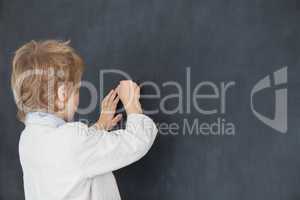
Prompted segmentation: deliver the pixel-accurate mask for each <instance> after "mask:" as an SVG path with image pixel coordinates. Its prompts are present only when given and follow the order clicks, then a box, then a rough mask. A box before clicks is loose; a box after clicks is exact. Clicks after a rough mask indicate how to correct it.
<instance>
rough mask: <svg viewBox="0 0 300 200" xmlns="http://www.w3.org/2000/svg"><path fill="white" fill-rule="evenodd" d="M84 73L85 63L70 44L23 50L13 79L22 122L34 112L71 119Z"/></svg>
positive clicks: (14, 65)
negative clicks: (53, 114)
mask: <svg viewBox="0 0 300 200" xmlns="http://www.w3.org/2000/svg"><path fill="white" fill-rule="evenodd" d="M83 69H84V63H83V60H82V59H81V57H80V56H79V55H78V54H77V53H76V52H75V51H74V49H73V48H72V47H70V46H69V42H60V41H56V40H46V41H31V42H29V43H27V44H25V45H23V46H22V47H20V48H19V49H18V50H17V51H16V53H15V56H14V58H13V63H12V75H11V85H12V90H13V92H14V97H15V101H16V104H17V107H18V117H19V119H20V120H21V121H23V120H24V117H25V115H26V114H27V113H28V112H35V111H41V112H50V113H55V114H57V115H59V116H61V117H63V118H64V119H65V120H70V119H72V118H73V116H74V113H75V112H76V110H77V106H78V100H79V85H80V80H81V76H82V72H83Z"/></svg>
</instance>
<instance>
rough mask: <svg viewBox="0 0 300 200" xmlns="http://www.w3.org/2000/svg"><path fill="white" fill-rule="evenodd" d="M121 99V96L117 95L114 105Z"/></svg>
mask: <svg viewBox="0 0 300 200" xmlns="http://www.w3.org/2000/svg"><path fill="white" fill-rule="evenodd" d="M119 100H120V97H119V96H117V97H116V98H115V99H114V101H113V105H114V106H117V104H118V102H119Z"/></svg>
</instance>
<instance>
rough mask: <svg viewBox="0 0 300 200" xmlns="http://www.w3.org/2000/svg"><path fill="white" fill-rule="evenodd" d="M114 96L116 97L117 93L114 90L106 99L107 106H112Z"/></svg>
mask: <svg viewBox="0 0 300 200" xmlns="http://www.w3.org/2000/svg"><path fill="white" fill-rule="evenodd" d="M116 96H117V92H116V91H115V90H114V91H113V92H112V94H111V95H110V96H109V98H108V104H109V105H110V106H111V105H112V104H113V102H114V99H115V98H116Z"/></svg>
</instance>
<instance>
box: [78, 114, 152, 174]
mask: <svg viewBox="0 0 300 200" xmlns="http://www.w3.org/2000/svg"><path fill="white" fill-rule="evenodd" d="M88 131H89V133H88V135H86V136H83V137H84V139H83V140H82V142H81V145H80V150H79V151H78V154H77V158H79V159H80V163H81V164H80V165H81V170H82V172H83V175H84V176H86V177H93V176H95V175H99V174H103V173H107V172H110V171H114V170H117V169H120V168H122V167H125V166H127V165H129V164H131V163H133V162H135V161H137V160H139V159H140V158H142V157H143V156H144V155H145V154H146V153H147V152H148V151H149V149H150V147H151V146H152V144H153V142H154V139H155V137H156V134H157V128H156V126H155V124H154V122H153V121H152V120H151V119H150V118H149V117H147V116H146V115H143V114H129V115H128V119H127V124H126V128H125V129H123V130H116V131H111V132H107V131H97V130H95V129H94V128H89V129H88Z"/></svg>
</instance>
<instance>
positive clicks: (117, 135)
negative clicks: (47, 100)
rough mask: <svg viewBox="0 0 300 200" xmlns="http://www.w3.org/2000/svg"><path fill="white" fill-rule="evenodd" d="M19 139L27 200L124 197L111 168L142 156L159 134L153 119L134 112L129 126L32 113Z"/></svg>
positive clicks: (76, 199)
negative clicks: (104, 126) (103, 127)
mask: <svg viewBox="0 0 300 200" xmlns="http://www.w3.org/2000/svg"><path fill="white" fill-rule="evenodd" d="M25 125H26V127H25V129H24V131H23V132H22V134H21V137H20V142H19V154H20V161H21V165H22V169H23V180H24V191H25V198H26V200H119V199H121V198H120V194H119V190H118V186H117V184H116V181H115V178H114V176H113V174H112V171H114V170H117V169H120V168H122V167H125V166H127V165H129V164H131V163H133V162H135V161H137V160H139V159H140V158H142V157H143V156H144V155H145V154H146V153H147V151H148V150H149V149H150V147H151V145H152V144H153V141H154V139H155V137H156V134H157V128H156V126H155V124H154V122H153V121H152V120H151V119H150V118H149V117H147V116H146V115H143V114H130V115H128V117H127V123H126V128H125V129H120V130H116V131H111V132H107V131H100V130H96V129H95V128H94V127H91V128H89V127H87V126H86V125H85V124H83V123H80V122H69V123H66V122H64V121H63V120H62V119H60V118H58V117H56V116H54V115H51V114H48V113H29V114H28V115H27V116H26V121H25Z"/></svg>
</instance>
